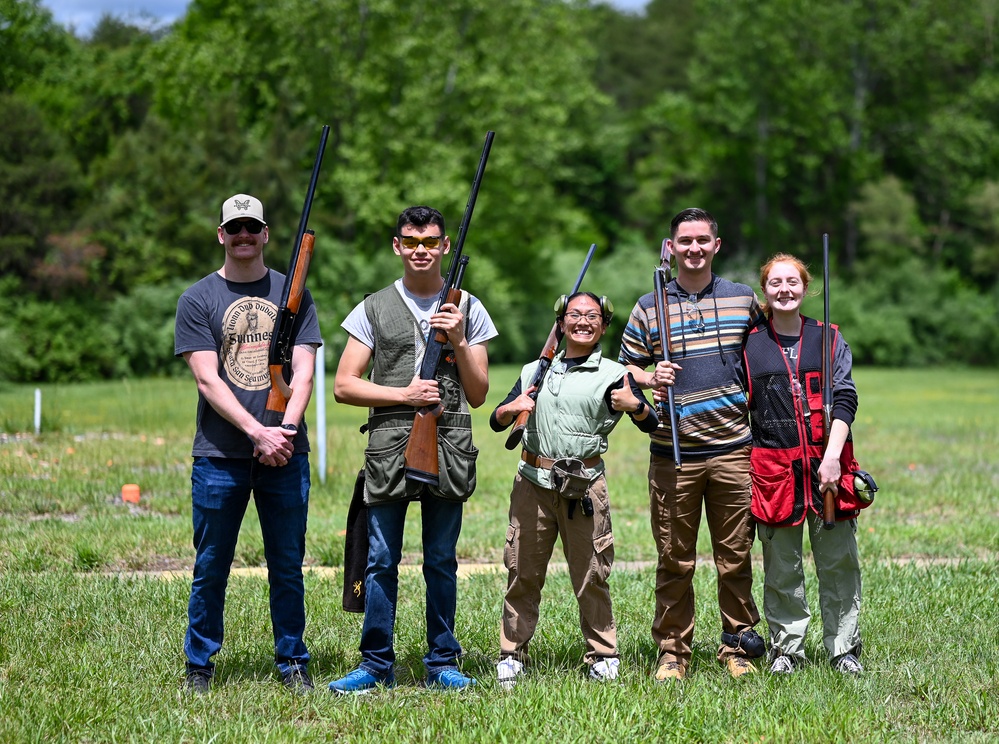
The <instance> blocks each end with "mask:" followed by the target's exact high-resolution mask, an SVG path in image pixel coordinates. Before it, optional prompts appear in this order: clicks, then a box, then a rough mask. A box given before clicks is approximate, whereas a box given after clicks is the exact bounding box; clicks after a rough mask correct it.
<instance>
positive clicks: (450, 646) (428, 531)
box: [361, 494, 463, 679]
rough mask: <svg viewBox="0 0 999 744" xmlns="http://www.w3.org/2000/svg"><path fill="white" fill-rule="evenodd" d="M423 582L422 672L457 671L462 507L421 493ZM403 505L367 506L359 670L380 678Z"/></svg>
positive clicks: (385, 663) (388, 653) (389, 662)
mask: <svg viewBox="0 0 999 744" xmlns="http://www.w3.org/2000/svg"><path fill="white" fill-rule="evenodd" d="M420 505H421V510H422V514H421V516H422V521H423V579H424V581H425V582H426V585H427V600H426V601H427V655H426V656H424V657H423V664H424V665H425V666H426V668H427V672H436V671H440V670H441V669H447V668H452V669H456V668H457V660H458V656H460V655H461V646H460V645H459V644H458V640H457V639H456V638H455V637H454V615H455V607H456V605H457V597H458V559H457V557H456V555H455V548H456V547H457V545H458V534H459V533H460V532H461V511H462V506H463V505H462V503H461V502H455V501H445V500H443V499H439V498H436V497H434V496H430V495H429V494H424V496H423V498H422V500H421V501H420ZM408 507H409V502H408V501H399V502H396V503H391V504H378V505H374V506H368V508H367V509H368V566H367V569H366V570H365V574H364V594H365V601H364V627H363V629H362V630H361V668H362V669H364V670H365V671H367V672H368V673H369V674H372V675H374V676H375V677H378V678H379V679H384V678H385V677H387V676H388V675H389V674H390V673H391V672H392V668H393V665H394V664H395V650H394V649H393V647H392V637H393V632H394V628H395V608H396V603H397V601H398V596H399V561H400V559H401V558H402V533H403V528H404V527H405V525H406V509H407V508H408Z"/></svg>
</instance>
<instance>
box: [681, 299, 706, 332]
mask: <svg viewBox="0 0 999 744" xmlns="http://www.w3.org/2000/svg"><path fill="white" fill-rule="evenodd" d="M683 312H684V315H686V316H687V327H688V328H692V329H693V330H695V331H697V332H698V333H703V332H704V313H702V312H701V308H700V307H698V305H697V301H696V300H695V299H693V297H692V296H691V295H687V307H685V308H684V311H683Z"/></svg>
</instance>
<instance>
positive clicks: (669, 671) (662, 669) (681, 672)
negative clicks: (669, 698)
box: [656, 661, 687, 682]
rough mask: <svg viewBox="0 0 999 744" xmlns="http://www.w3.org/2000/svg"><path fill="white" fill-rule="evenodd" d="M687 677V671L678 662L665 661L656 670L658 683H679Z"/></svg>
mask: <svg viewBox="0 0 999 744" xmlns="http://www.w3.org/2000/svg"><path fill="white" fill-rule="evenodd" d="M686 676H687V670H686V669H685V668H684V667H683V665H682V664H680V662H678V661H664V662H663V663H662V664H660V665H659V668H658V669H656V682H666V681H668V680H671V679H673V680H676V681H677V682H679V681H680V680H682V679H683V678H684V677H686Z"/></svg>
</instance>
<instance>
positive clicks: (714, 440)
mask: <svg viewBox="0 0 999 744" xmlns="http://www.w3.org/2000/svg"><path fill="white" fill-rule="evenodd" d="M666 294H667V297H668V300H669V305H668V308H667V315H668V316H669V321H670V322H669V328H670V359H671V360H672V361H673V362H675V363H676V364H679V365H680V366H681V367H683V369H682V370H679V371H678V372H677V373H676V384H675V385H674V387H673V397H674V400H675V401H676V412H677V426H678V428H679V430H680V451H681V453H682V454H683V457H684V458H687V457H690V458H705V457H714V456H717V455H724V454H727V453H729V452H733V451H734V450H737V449H739V448H740V447H743V446H745V445H747V444H749V443H750V442H751V441H752V436H751V435H750V430H749V406H748V403H747V400H746V379H745V372H744V370H743V366H742V347H743V344H744V343H745V340H746V335H747V333H748V332H749V329H750V328H752V327H753V325H755V324H756V323H757V322H758V321H759V320H761V319H762V318H763V313H762V311H761V309H760V303H759V301H758V300H757V299H756V295H755V294H754V293H753V290H752V289H750V288H749V287H747V286H746V285H745V284H737V283H735V282H730V281H728V280H727V279H722V278H721V277H720V276H717V275H716V274H712V276H711V282H710V283H709V284H708V286H707V287H705V288H704V289H703V290H701V291H700V292H698V293H696V294H692V293H688V292H686V291H685V290H684V289H683V288H682V287H680V286H679V284H677V281H676V279H673V280H672V281H671V282H670V283H669V284H668V285H667V287H666ZM660 359H662V346H661V342H660V339H659V323H658V319H657V318H656V303H655V299H654V298H653V295H652V293H651V292H649V293H648V294H646V295H643V296H642V297H640V298H639V300H638V302H637V303H636V305H635V307H634V309H633V310H632V311H631V317H629V318H628V325H627V327H626V328H625V329H624V336H623V337H622V339H621V352H620V355H619V357H618V361H620V362H621V363H622V364H632V365H635V366H636V367H639V368H642V369H646V368H648V367H651V366H654V365H655V363H656V361H658V360H660ZM659 420H660V427H659V429H658V430H657V431H655V432H654V433H653V434H651V439H652V441H651V446H650V449H651V451H652V454H654V455H657V456H659V457H665V458H667V459H672V458H673V448H672V447H673V445H672V432H671V431H670V422H669V416H660V419H659Z"/></svg>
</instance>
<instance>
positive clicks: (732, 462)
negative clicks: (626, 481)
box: [649, 446, 760, 669]
mask: <svg viewBox="0 0 999 744" xmlns="http://www.w3.org/2000/svg"><path fill="white" fill-rule="evenodd" d="M749 451H750V448H749V447H748V446H747V447H744V448H741V449H739V450H736V451H735V452H731V453H729V454H726V455H719V456H717V457H709V458H707V459H703V460H684V462H683V470H681V471H680V472H679V473H678V472H677V471H676V468H675V466H674V464H673V461H672V460H670V459H664V458H660V457H656V456H655V455H653V456H652V458H651V462H650V464H649V500H650V506H651V515H652V534H653V536H654V537H655V540H656V548H657V550H658V552H659V562H658V565H657V566H656V609H655V617H654V618H653V620H652V638H653V640H654V641H655V642H656V645H657V646H658V647H659V653H660V663H662V662H665V661H676V662H678V663H679V664H680V665H681V666H683V668H684V669H686V668H687V666H688V665H689V664H690V653H691V651H690V647H691V643H692V641H693V638H694V589H693V579H694V568H695V567H696V562H697V532H698V528H699V527H700V524H701V505H702V503H703V505H704V513H705V515H706V516H707V522H708V532H709V533H710V535H711V547H712V551H713V553H714V562H715V569H716V571H717V574H718V607H719V609H720V611H721V620H722V630H723V631H724V632H726V633H739V632H740V631H743V630H746V629H748V628H751V627H752V626H754V625H756V623H758V622H759V621H760V613H759V611H758V610H757V609H756V602H755V601H754V600H753V565H752V556H751V550H752V547H753V527H752V516H751V514H750V510H749V505H750V499H751V496H752V492H751V484H750V479H749ZM732 655H738V656H743V655H745V654H744V653H743V652H742V651H741V650H737V649H733V648H730V647H729V646H725V645H724V644H722V645H721V646H720V647H719V649H718V659H719V660H724V659H725V657H727V656H732Z"/></svg>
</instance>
